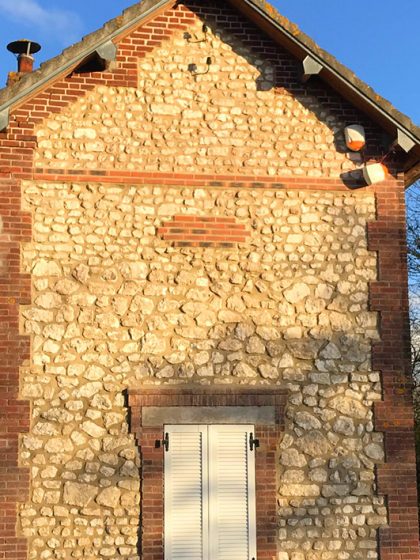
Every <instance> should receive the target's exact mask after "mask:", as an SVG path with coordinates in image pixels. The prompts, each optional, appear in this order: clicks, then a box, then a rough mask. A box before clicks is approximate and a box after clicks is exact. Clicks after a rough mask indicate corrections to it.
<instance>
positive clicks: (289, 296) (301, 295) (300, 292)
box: [283, 282, 311, 303]
mask: <svg viewBox="0 0 420 560" xmlns="http://www.w3.org/2000/svg"><path fill="white" fill-rule="evenodd" d="M310 293H311V290H310V289H309V287H308V286H307V285H306V284H303V282H298V283H297V284H295V285H294V286H292V287H291V288H288V289H287V290H285V291H284V292H283V294H284V297H285V298H286V300H287V301H288V302H289V303H298V302H300V301H302V300H303V299H305V298H306V297H307V296H309V294H310Z"/></svg>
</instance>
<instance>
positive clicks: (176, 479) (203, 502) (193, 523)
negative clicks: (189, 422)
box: [164, 426, 208, 560]
mask: <svg viewBox="0 0 420 560" xmlns="http://www.w3.org/2000/svg"><path fill="white" fill-rule="evenodd" d="M165 432H167V433H168V435H169V449H168V451H165V452H164V453H165V497H164V500H165V524H164V526H165V529H164V530H165V560H208V495H207V488H208V474H207V465H208V459H207V447H208V444H207V426H166V427H165Z"/></svg>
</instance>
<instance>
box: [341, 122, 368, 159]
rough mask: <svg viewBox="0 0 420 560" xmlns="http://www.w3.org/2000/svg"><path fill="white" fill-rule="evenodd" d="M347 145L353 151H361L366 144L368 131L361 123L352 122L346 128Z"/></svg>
mask: <svg viewBox="0 0 420 560" xmlns="http://www.w3.org/2000/svg"><path fill="white" fill-rule="evenodd" d="M344 136H345V138H346V146H347V148H348V149H349V150H352V151H353V152H360V150H363V148H364V147H365V145H366V133H365V129H364V128H363V126H361V125H360V124H351V125H350V126H346V128H345V129H344Z"/></svg>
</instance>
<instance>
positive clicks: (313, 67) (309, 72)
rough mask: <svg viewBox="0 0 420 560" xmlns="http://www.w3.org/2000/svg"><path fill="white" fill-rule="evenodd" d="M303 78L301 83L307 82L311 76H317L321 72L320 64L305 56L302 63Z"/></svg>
mask: <svg viewBox="0 0 420 560" xmlns="http://www.w3.org/2000/svg"><path fill="white" fill-rule="evenodd" d="M302 64H303V76H302V82H304V83H305V82H307V81H308V80H309V78H310V77H311V76H317V75H318V74H320V72H321V70H323V68H324V67H323V66H322V64H320V63H319V62H317V61H316V60H315V59H314V58H312V57H311V56H309V55H308V56H307V57H306V58H305V59H304V61H303V63H302Z"/></svg>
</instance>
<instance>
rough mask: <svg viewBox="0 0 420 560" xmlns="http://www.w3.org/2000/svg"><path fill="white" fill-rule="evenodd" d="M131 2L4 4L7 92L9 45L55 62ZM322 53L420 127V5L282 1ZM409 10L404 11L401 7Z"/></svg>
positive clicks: (20, 0)
mask: <svg viewBox="0 0 420 560" xmlns="http://www.w3.org/2000/svg"><path fill="white" fill-rule="evenodd" d="M132 3H133V2H131V1H130V0H101V2H97V1H96V0H83V1H82V0H59V2H57V1H53V0H0V37H1V43H0V86H1V87H2V86H3V85H4V82H5V79H6V74H7V72H8V71H9V70H14V69H15V61H14V59H13V55H11V54H10V53H8V52H7V51H6V44H7V43H8V42H10V41H12V40H16V39H20V38H22V37H24V38H28V39H33V40H35V41H37V42H39V43H41V44H42V46H43V50H42V51H41V53H39V55H37V61H38V62H41V61H43V60H45V59H48V58H51V57H52V56H55V55H56V54H58V53H59V52H61V50H62V49H63V48H65V47H66V46H68V45H70V44H71V43H73V42H75V41H78V40H79V39H80V38H81V37H82V36H83V35H86V34H87V33H90V32H91V31H94V30H96V29H97V28H99V27H101V26H102V25H103V23H105V22H106V21H108V20H109V19H111V18H113V17H115V16H117V15H119V14H120V13H121V12H122V10H123V9H125V8H127V7H128V6H130V5H131V4H132ZM272 3H273V4H274V5H275V6H276V8H277V9H278V10H279V11H280V12H281V13H282V14H283V15H285V16H286V17H288V18H290V19H291V20H292V21H294V22H295V23H297V24H298V25H299V26H300V27H301V29H302V30H303V31H305V32H306V33H307V34H308V35H310V36H311V37H312V38H313V39H315V40H316V41H317V42H318V43H319V44H320V46H322V47H323V48H325V49H326V50H328V51H329V52H331V53H332V54H334V55H335V56H336V57H337V58H338V59H339V60H340V61H341V62H343V63H344V64H346V65H347V66H349V67H350V68H352V69H353V70H354V71H355V72H356V74H357V75H358V76H359V77H360V78H361V79H363V80H365V81H366V82H367V83H368V84H369V85H371V86H372V87H373V88H374V89H376V90H377V91H378V93H380V94H381V95H383V96H384V97H386V98H387V99H389V100H390V101H391V102H392V103H393V104H394V105H395V106H396V107H397V108H398V109H400V110H401V111H402V112H404V113H406V114H407V115H408V116H410V117H411V118H412V119H413V120H414V121H415V122H416V123H417V124H420V102H419V99H420V96H419V91H420V72H419V68H418V56H419V54H420V46H419V39H418V22H419V21H420V2H419V1H418V0H402V1H401V2H400V3H398V2H395V0H352V1H351V2H344V1H342V0H274V1H273V2H272ZM399 6H401V8H400V7H399Z"/></svg>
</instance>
